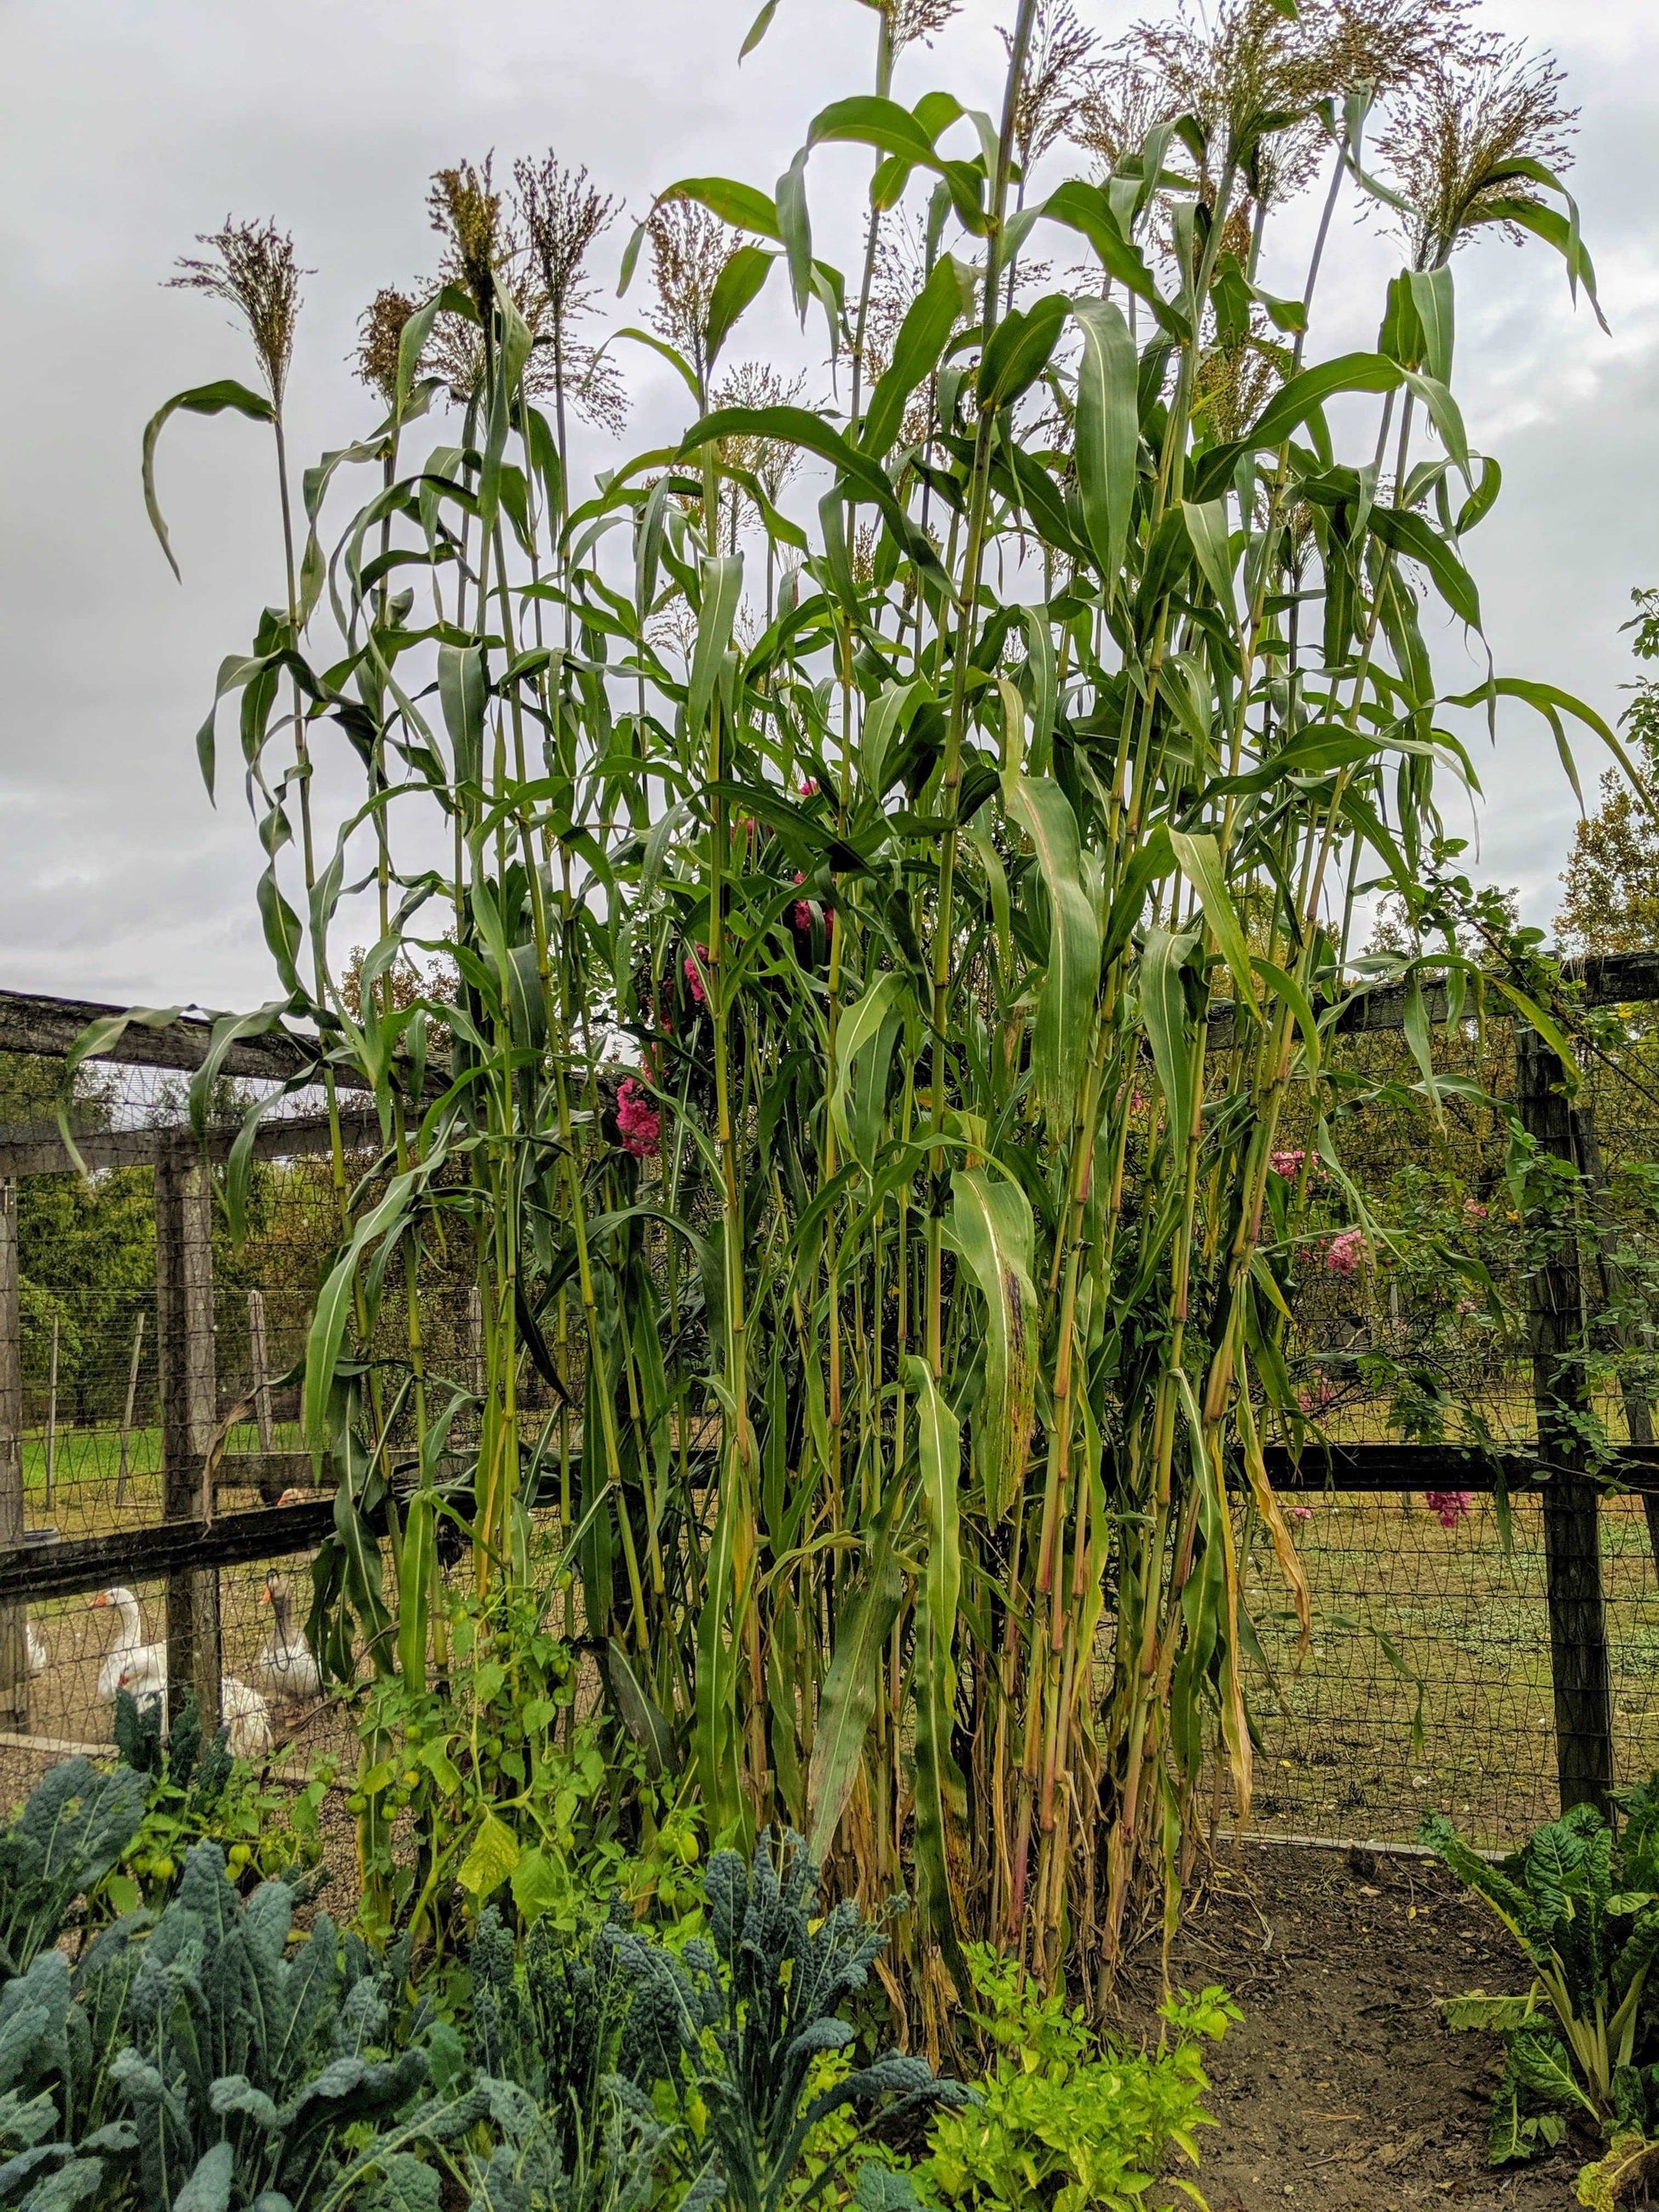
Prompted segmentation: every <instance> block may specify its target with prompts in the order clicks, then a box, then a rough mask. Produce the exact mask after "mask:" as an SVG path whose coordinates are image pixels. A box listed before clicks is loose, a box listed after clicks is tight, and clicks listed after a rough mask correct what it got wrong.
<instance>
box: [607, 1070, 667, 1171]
mask: <svg viewBox="0 0 1659 2212" xmlns="http://www.w3.org/2000/svg"><path fill="white" fill-rule="evenodd" d="M617 1138H618V1139H619V1141H620V1143H621V1145H622V1148H623V1152H626V1153H627V1154H628V1157H629V1159H631V1160H649V1159H654V1158H656V1156H657V1154H658V1153H659V1152H660V1151H661V1150H662V1115H661V1114H660V1112H659V1110H658V1109H657V1108H656V1107H654V1106H653V1104H652V1103H651V1101H650V1099H649V1097H647V1094H646V1093H645V1092H644V1091H642V1090H641V1088H640V1086H639V1085H638V1084H637V1083H635V1080H634V1079H633V1077H632V1076H631V1075H628V1076H624V1077H623V1080H622V1082H621V1083H620V1085H618V1086H617Z"/></svg>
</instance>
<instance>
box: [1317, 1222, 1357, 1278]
mask: <svg viewBox="0 0 1659 2212" xmlns="http://www.w3.org/2000/svg"><path fill="white" fill-rule="evenodd" d="M1364 1256H1365V1232H1364V1230H1363V1229H1345V1230H1343V1231H1342V1232H1341V1234H1340V1236H1337V1237H1332V1239H1331V1241H1330V1243H1328V1245H1327V1246H1326V1247H1325V1265H1326V1267H1328V1268H1329V1270H1330V1272H1331V1273H1332V1274H1334V1275H1352V1273H1353V1272H1354V1271H1355V1269H1356V1268H1357V1267H1358V1265H1359V1263H1360V1261H1362V1260H1363V1259H1364Z"/></svg>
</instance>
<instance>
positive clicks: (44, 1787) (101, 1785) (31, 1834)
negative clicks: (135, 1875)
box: [0, 1759, 144, 1979]
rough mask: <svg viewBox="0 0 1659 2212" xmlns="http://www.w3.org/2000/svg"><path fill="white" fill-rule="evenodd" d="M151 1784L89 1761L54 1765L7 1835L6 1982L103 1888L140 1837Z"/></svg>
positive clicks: (1, 1864)
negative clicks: (80, 1902)
mask: <svg viewBox="0 0 1659 2212" xmlns="http://www.w3.org/2000/svg"><path fill="white" fill-rule="evenodd" d="M143 1810H144V1785H143V1782H142V1781H141V1780H140V1778H139V1777H138V1776H137V1775H136V1774H133V1773H131V1772H130V1771H128V1770H127V1769H125V1768H117V1770H116V1771H115V1772H114V1773H112V1774H100V1772H99V1771H98V1770H97V1768H96V1767H94V1765H93V1764H92V1762H91V1760H90V1759H67V1760H65V1761H64V1765H61V1766H54V1767H53V1768H52V1771H51V1773H50V1774H48V1775H46V1776H45V1777H44V1778H43V1779H42V1780H41V1781H40V1783H39V1784H37V1785H36V1787H35V1790H34V1793H33V1796H31V1797H30V1799H29V1801H28V1803H27V1805H26V1806H25V1807H24V1808H23V1810H22V1812H21V1814H19V1816H18V1817H17V1819H16V1820H14V1821H13V1822H12V1824H11V1826H9V1828H7V1829H6V1830H5V1831H4V1832H3V1833H0V1979H5V1978H9V1977H10V1976H12V1975H14V1974H22V1973H26V1972H27V1971H28V1968H29V1966H30V1965H31V1964H32V1962H33V1960H34V1959H35V1958H36V1957H37V1956H38V1955H39V1954H40V1953H41V1952H42V1951H44V1950H46V1948H48V1947H49V1946H50V1945H52V1944H53V1943H55V1942H57V1940H58V1936H59V1935H60V1934H61V1933H62V1931H63V1927H64V1917H65V1916H66V1915H67V1913H68V1911H69V1908H70V1905H72V1904H73V1903H74V1901H75V1899H76V1898H77V1897H79V1896H82V1895H83V1894H84V1893H86V1892H87V1891H88V1890H90V1889H93V1888H94V1887H96V1886H97V1884H98V1883H99V1882H100V1881H102V1880H103V1879H104V1877H105V1875H106V1874H107V1873H108V1872H109V1870H110V1869H111V1868H112V1866H113V1865H114V1864H115V1862H116V1860H117V1859H118V1857H120V1855H121V1853H122V1851H123V1850H125V1848H126V1846H127V1845H128V1844H129V1843H130V1842H131V1839H132V1837H133V1836H134V1834H135V1833H136V1832H137V1827H138V1823H139V1821H140V1820H141V1819H142V1818H143Z"/></svg>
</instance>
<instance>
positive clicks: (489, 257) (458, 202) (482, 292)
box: [426, 155, 501, 323]
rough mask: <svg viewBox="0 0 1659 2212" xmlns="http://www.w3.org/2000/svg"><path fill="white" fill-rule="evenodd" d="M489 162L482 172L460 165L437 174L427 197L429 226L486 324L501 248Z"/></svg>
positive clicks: (464, 163) (498, 198)
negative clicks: (444, 242) (445, 248)
mask: <svg viewBox="0 0 1659 2212" xmlns="http://www.w3.org/2000/svg"><path fill="white" fill-rule="evenodd" d="M494 159H495V157H494V155H488V156H486V158H485V161H484V165H483V168H482V169H477V168H475V167H473V165H472V163H471V161H461V162H459V163H458V164H457V165H456V167H454V168H453V169H440V170H438V171H437V172H436V173H435V175H434V177H433V179H432V188H431V190H430V191H428V194H427V198H426V204H427V209H428V213H429V214H430V216H431V217H432V228H434V230H435V231H436V232H437V233H438V234H439V235H440V237H441V238H443V239H445V240H447V243H448V246H449V252H450V253H451V254H452V255H453V257H454V261H455V264H456V273H457V274H458V275H459V277H460V280H461V282H462V283H463V284H464V285H465V288H466V289H467V290H468V291H469V292H470V293H471V295H472V304H473V305H474V307H477V311H478V314H479V317H480V319H482V320H483V321H484V322H485V323H488V321H489V314H490V309H491V307H492V306H493V305H494V297H495V295H494V289H493V278H494V276H495V266H496V263H497V260H498V259H499V258H500V254H501V194H500V193H499V192H498V191H494V190H493V189H492V179H491V176H490V168H491V164H492V162H493V161H494Z"/></svg>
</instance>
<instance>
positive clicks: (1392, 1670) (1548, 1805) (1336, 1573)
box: [1241, 1492, 1659, 1847]
mask: <svg viewBox="0 0 1659 2212" xmlns="http://www.w3.org/2000/svg"><path fill="white" fill-rule="evenodd" d="M1297 1543H1298V1548H1299V1550H1300V1553H1301V1556H1302V1559H1303V1561H1304V1564H1305V1565H1306V1567H1307V1570H1308V1575H1309V1580H1310V1585H1311V1588H1312V1592H1313V1601H1314V1602H1313V1635H1312V1638H1311V1641H1310V1645H1309V1648H1308V1650H1307V1651H1306V1652H1305V1654H1304V1653H1302V1652H1301V1651H1300V1650H1299V1640H1298V1635H1297V1625H1296V1622H1295V1620H1294V1617H1293V1616H1291V1614H1290V1613H1288V1610H1287V1608H1286V1607H1285V1604H1284V1601H1283V1598H1282V1595H1281V1594H1280V1589H1279V1578H1278V1574H1277V1570H1276V1569H1275V1566H1274V1564H1273V1552H1272V1545H1271V1542H1270V1541H1269V1539H1268V1536H1267V1531H1266V1530H1265V1528H1263V1527H1262V1526H1261V1522H1260V1521H1259V1519H1257V1518H1255V1516H1249V1517H1247V1519H1246V1520H1245V1521H1244V1522H1243V1525H1242V1528H1241V1557H1242V1559H1243V1567H1244V1573H1245V1583H1246V1591H1247V1596H1248V1601H1249V1604H1250V1605H1251V1607H1252V1611H1253V1620H1254V1625H1255V1632H1256V1636H1257V1638H1258V1640H1259V1644H1260V1656H1259V1658H1258V1659H1257V1660H1256V1662H1255V1665H1254V1668H1253V1670H1252V1672H1253V1680H1254V1686H1255V1693H1254V1696H1253V1698H1252V1700H1251V1716H1252V1719H1253V1721H1254V1723H1255V1729H1256V1732H1257V1768H1256V1780H1257V1787H1256V1793H1255V1800H1254V1802H1253V1804H1252V1807H1251V1811H1250V1825H1251V1826H1252V1827H1253V1828H1257V1829H1261V1830H1264V1831H1268V1832H1278V1833H1282V1834H1301V1835H1310V1836H1321V1837H1348V1838H1364V1839H1368V1840H1376V1841H1383V1842H1395V1843H1406V1842H1410V1841H1412V1840H1413V1838H1414V1837H1415V1835H1416V1832H1417V1829H1418V1826H1419V1823H1420V1821H1421V1820H1422V1817H1423V1815H1424V1814H1425V1813H1428V1812H1443V1813H1448V1814H1451V1816H1452V1817H1453V1818H1454V1819H1455V1820H1456V1821H1457V1822H1458V1825H1459V1826H1460V1827H1461V1828H1462V1830H1463V1831H1464V1832H1466V1833H1467V1834H1468V1836H1469V1837H1470V1838H1471V1839H1472V1840H1473V1841H1474V1842H1475V1843H1476V1844H1480V1845H1483V1846H1492V1847H1498V1846H1503V1845H1507V1844H1510V1843H1512V1842H1513V1841H1514V1839H1515V1838H1516V1837H1518V1836H1520V1835H1522V1834H1524V1832H1526V1831H1527V1829H1528V1828H1529V1827H1531V1826H1533V1825H1534V1823H1536V1822H1537V1821H1539V1820H1545V1819H1547V1818H1549V1817H1550V1816H1551V1815H1552V1814H1553V1813H1555V1812H1556V1811H1558V1810H1559V1798H1558V1796H1557V1778H1556V1777H1557V1745H1556V1721H1555V1710H1554V1702H1553V1684H1552V1679H1551V1669H1550V1636H1549V1621H1548V1613H1547V1602H1546V1598H1547V1590H1546V1565H1545V1556H1544V1532H1543V1525H1542V1506H1541V1500H1540V1498H1538V1497H1537V1496H1536V1495H1533V1494H1526V1493H1522V1494H1519V1495H1517V1496H1516V1497H1515V1498H1512V1499H1511V1500H1510V1502H1509V1505H1508V1509H1507V1511H1506V1512H1500V1511H1499V1510H1498V1505H1497V1504H1496V1503H1495V1501H1494V1500H1493V1498H1491V1497H1489V1496H1480V1495H1474V1496H1472V1497H1471V1498H1469V1499H1468V1504H1467V1508H1466V1510H1462V1511H1461V1512H1460V1513H1459V1515H1458V1516H1457V1517H1456V1518H1455V1521H1454V1522H1453V1524H1452V1525H1451V1526H1450V1527H1446V1526H1443V1524H1442V1520H1441V1517H1440V1516H1439V1515H1438V1514H1437V1513H1436V1512H1435V1511H1433V1510H1430V1509H1428V1508H1425V1505H1424V1504H1423V1501H1422V1499H1421V1498H1420V1497H1418V1496H1413V1495H1409V1494H1401V1495H1400V1496H1397V1497H1378V1496H1367V1495H1364V1494H1356V1493H1352V1492H1350V1493H1347V1494H1345V1495H1343V1496H1340V1497H1321V1498H1315V1499H1313V1500H1312V1501H1310V1514H1309V1517H1308V1519H1307V1520H1306V1521H1304V1522H1301V1523H1300V1524H1299V1526H1298V1529H1297ZM1601 1561H1602V1583H1603V1588H1604V1589H1605V1592H1606V1597H1607V1644H1608V1656H1609V1662H1610V1671H1611V1674H1612V1687H1613V1759H1614V1771H1615V1774H1616V1775H1617V1776H1618V1777H1619V1778H1620V1779H1622V1780H1626V1781H1628V1780H1632V1779H1634V1778H1637V1777H1638V1776H1641V1775H1645V1774H1647V1773H1649V1772H1650V1771H1652V1770H1653V1769H1654V1768H1655V1767H1656V1766H1659V1674H1656V1662H1659V1577H1656V1573H1655V1568H1654V1558H1653V1550H1652V1546H1651V1542H1650V1536H1649V1532H1648V1527H1647V1522H1646V1518H1645V1516H1644V1511H1643V1508H1642V1504H1641V1503H1640V1501H1639V1500H1638V1499H1636V1498H1629V1497H1625V1498H1611V1499H1609V1500H1607V1502H1606V1503H1605V1504H1604V1505H1603V1508H1602V1512H1601Z"/></svg>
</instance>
